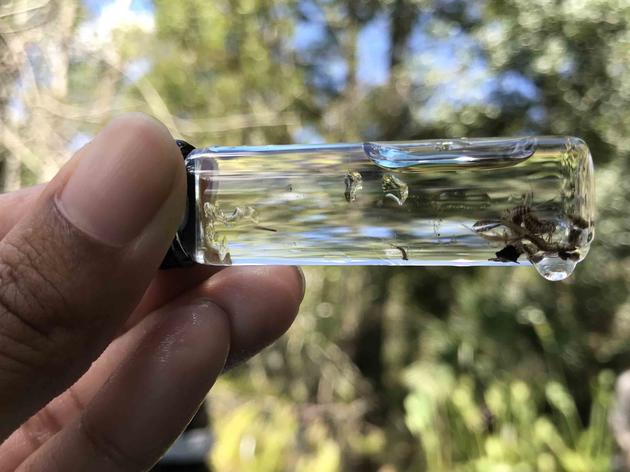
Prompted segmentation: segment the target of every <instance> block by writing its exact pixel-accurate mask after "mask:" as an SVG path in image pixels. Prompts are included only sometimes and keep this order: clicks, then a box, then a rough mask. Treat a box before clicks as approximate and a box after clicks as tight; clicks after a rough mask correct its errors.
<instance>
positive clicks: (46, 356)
mask: <svg viewBox="0 0 630 472" xmlns="http://www.w3.org/2000/svg"><path fill="white" fill-rule="evenodd" d="M54 253H55V251H54V250H53V251H50V252H49V251H42V250H41V249H39V248H38V245H37V244H35V243H34V242H32V241H30V240H28V239H27V238H24V237H22V238H20V239H19V240H18V241H17V242H10V241H7V240H6V239H5V240H3V241H1V242H0V254H1V255H2V256H1V259H0V368H2V367H4V368H7V366H9V367H8V368H9V369H20V370H23V369H29V368H34V367H38V366H39V365H40V364H42V363H44V362H45V363H46V365H48V366H54V365H55V364H58V365H59V366H60V367H61V366H63V365H64V364H65V362H66V360H67V359H63V358H60V356H61V357H63V353H64V351H65V350H64V349H59V343H60V342H65V339H66V338H68V334H69V333H68V330H69V329H70V328H69V324H68V323H65V322H64V319H67V318H68V313H69V312H70V308H71V307H70V304H69V303H68V300H67V299H66V297H65V296H64V292H63V291H62V290H61V289H60V286H61V283H62V278H61V277H60V273H59V272H58V271H57V270H58V264H59V263H60V262H61V261H59V260H55V256H54Z"/></svg>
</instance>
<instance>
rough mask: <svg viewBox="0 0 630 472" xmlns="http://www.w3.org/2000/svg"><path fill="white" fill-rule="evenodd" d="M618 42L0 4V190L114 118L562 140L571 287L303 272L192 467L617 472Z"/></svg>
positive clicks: (519, 10)
mask: <svg viewBox="0 0 630 472" xmlns="http://www.w3.org/2000/svg"><path fill="white" fill-rule="evenodd" d="M629 25H630V2H628V0H480V1H466V0H383V1H378V0H278V1H272V0H214V1H211V2H209V1H205V0H189V1H169V0H155V1H153V2H152V1H149V0H142V1H137V0H134V1H132V0H112V1H98V0H85V1H79V0H56V1H47V0H0V165H1V167H0V188H1V189H2V190H4V191H11V190H15V189H17V188H20V187H22V186H26V185H31V184H33V183H36V182H41V181H45V180H47V179H49V178H50V177H51V176H52V175H54V173H55V172H56V170H57V169H58V167H59V166H60V165H61V164H62V163H63V162H64V161H65V160H66V159H68V157H69V155H70V153H71V152H72V151H73V150H76V149H77V148H78V147H80V146H81V145H83V144H84V143H85V142H87V141H88V140H89V139H90V138H91V136H93V135H94V133H96V132H97V130H98V129H99V128H100V127H101V126H102V125H103V124H104V123H105V122H106V121H107V120H109V119H110V118H111V117H112V116H114V115H116V114H118V113H121V112H123V111H129V110H136V111H144V112H146V113H149V114H151V115H153V116H155V117H157V118H158V119H160V120H161V121H163V122H164V123H165V124H166V125H167V126H168V127H169V128H170V129H171V131H172V133H173V134H174V135H175V136H179V137H182V138H185V139H187V140H189V141H190V142H192V143H196V144H198V145H199V144H203V145H208V144H233V145H234V144H268V143H290V142H322V141H330V142H334V141H362V140H395V139H423V138H442V137H459V136H470V137H473V136H513V135H524V134H570V135H576V136H580V137H582V138H584V139H585V140H586V142H587V143H588V144H589V146H590V148H591V151H592V153H593V157H594V161H595V164H596V169H597V188H598V218H599V219H598V223H597V233H596V240H595V244H594V245H593V247H592V249H591V253H590V255H589V256H588V258H587V260H586V261H585V262H584V263H583V264H581V265H580V266H578V268H577V270H576V272H575V274H574V276H573V277H572V278H570V279H569V280H567V281H565V282H561V283H550V282H547V281H545V280H543V279H542V278H541V277H540V276H538V274H536V272H535V271H534V270H532V269H531V268H521V269H519V268H515V269H513V268H504V269H495V268H477V269H462V268H457V269H449V268H315V269H308V270H307V274H306V275H307V279H308V290H307V295H306V299H305V303H304V305H303V308H302V310H301V314H300V316H299V317H298V319H297V321H296V323H295V325H294V326H293V327H292V328H291V330H290V331H289V334H288V335H287V336H285V337H284V338H283V339H282V340H281V341H279V342H277V343H276V344H275V345H274V346H272V347H271V348H269V349H267V350H266V351H265V352H264V353H263V354H262V355H260V356H258V357H257V358H255V359H253V360H252V361H251V362H249V364H247V365H246V366H243V367H240V368H238V369H236V370H234V371H233V372H231V373H230V374H228V375H226V376H224V377H223V378H222V380H220V382H219V383H218V385H217V387H216V389H215V390H213V392H212V395H211V410H212V416H213V419H214V433H215V439H216V441H215V445H214V448H213V450H212V453H211V456H210V457H209V461H210V462H211V463H212V464H213V465H214V467H215V468H216V470H219V471H263V472H265V471H276V470H296V471H322V472H326V471H335V470H366V471H369V470H374V471H381V472H390V471H398V470H400V471H404V470H432V471H433V470H435V471H451V470H453V471H482V472H485V471H489V472H495V471H496V472H503V471H522V472H526V471H543V472H551V471H585V472H592V471H599V470H610V469H617V470H624V463H626V462H627V457H628V455H627V454H628V452H627V451H628V450H629V449H630V441H629V440H628V437H627V436H628V433H626V432H625V428H624V426H623V425H624V421H626V420H624V415H623V411H621V412H620V414H619V415H617V417H616V418H617V419H616V421H613V424H614V425H615V428H612V427H611V425H610V422H609V417H610V415H611V411H612V400H613V396H614V395H613V393H614V382H615V378H616V376H618V375H619V374H620V373H622V372H623V371H624V369H626V368H627V367H628V366H630V342H629V341H630V298H629V296H628V292H629V290H628V289H629V288H630V263H629V262H630V168H629V164H630V162H629V161H628V157H629V155H630V112H629V111H628V110H630V28H629ZM628 414H630V412H628ZM627 421H628V422H630V419H629V420H627ZM615 431H616V434H615ZM624 451H626V452H624Z"/></svg>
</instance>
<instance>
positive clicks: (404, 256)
mask: <svg viewBox="0 0 630 472" xmlns="http://www.w3.org/2000/svg"><path fill="white" fill-rule="evenodd" d="M394 247H395V248H396V249H398V250H399V251H400V253H401V254H402V260H403V261H408V260H409V256H408V255H407V250H406V249H405V248H404V247H402V246H394Z"/></svg>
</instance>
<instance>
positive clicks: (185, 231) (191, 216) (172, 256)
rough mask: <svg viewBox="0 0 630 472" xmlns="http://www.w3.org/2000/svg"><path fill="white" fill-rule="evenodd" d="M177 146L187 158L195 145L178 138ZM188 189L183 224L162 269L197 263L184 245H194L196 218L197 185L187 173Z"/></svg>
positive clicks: (161, 266)
mask: <svg viewBox="0 0 630 472" xmlns="http://www.w3.org/2000/svg"><path fill="white" fill-rule="evenodd" d="M175 142H176V143H177V146H178V147H179V150H180V151H181V153H182V157H183V158H184V159H186V157H188V154H190V153H191V152H192V151H193V150H194V149H195V147H194V146H193V145H192V144H189V143H187V142H186V141H181V140H179V139H178V140H176V141H175ZM186 180H187V190H186V212H185V215H184V220H183V221H182V224H181V226H180V227H179V229H178V230H177V233H176V234H175V238H174V239H173V242H172V243H171V247H170V248H169V249H168V252H167V253H166V256H164V260H162V264H161V265H160V269H175V268H177V267H189V266H191V265H194V264H195V261H193V260H192V258H191V257H190V256H189V255H188V253H187V252H186V251H185V250H184V246H187V247H193V243H194V237H195V235H194V228H195V225H194V220H195V186H194V182H193V176H192V175H190V174H189V175H187V176H186Z"/></svg>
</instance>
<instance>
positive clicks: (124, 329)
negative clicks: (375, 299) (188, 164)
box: [0, 115, 304, 472]
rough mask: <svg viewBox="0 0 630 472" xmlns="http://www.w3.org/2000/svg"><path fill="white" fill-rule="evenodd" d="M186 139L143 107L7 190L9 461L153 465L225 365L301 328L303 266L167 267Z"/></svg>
mask: <svg viewBox="0 0 630 472" xmlns="http://www.w3.org/2000/svg"><path fill="white" fill-rule="evenodd" d="M182 162H183V161H182V158H181V154H180V153H179V150H178V148H177V146H176V145H175V142H174V141H173V138H172V137H171V135H170V134H169V132H168V131H167V130H166V128H164V127H163V126H161V125H159V124H157V123H156V122H154V121H153V120H151V119H149V118H146V117H143V116H140V115H131V116H125V117H122V118H119V119H117V120H115V121H113V122H112V123H111V124H110V125H109V126H107V127H106V128H105V129H104V130H103V131H102V132H101V133H100V134H99V135H98V136H97V137H96V138H95V139H94V141H92V142H91V143H90V144H88V145H87V146H86V147H84V148H83V149H81V150H80V151H79V152H77V154H76V155H75V156H74V157H73V158H72V159H71V160H70V161H69V162H68V163H67V164H66V165H65V166H64V168H63V169H62V170H61V171H60V172H59V174H58V175H57V176H56V177H55V178H54V179H53V180H52V181H51V182H50V183H49V184H48V185H46V186H38V187H34V188H30V189H26V190H22V191H19V192H16V193H13V194H5V195H1V196H0V238H1V240H0V442H1V441H3V440H5V438H8V439H6V440H5V441H4V443H2V444H1V445H0V470H2V471H4V470H13V469H16V468H17V469H18V470H46V471H53V472H54V471H64V472H66V471H72V470H90V471H99V470H144V469H147V468H149V467H150V466H151V465H152V464H153V463H155V462H156V461H157V460H158V459H159V457H160V456H161V454H162V453H163V452H164V451H165V450H166V449H167V448H168V446H169V445H170V443H171V442H172V441H174V440H175V439H176V437H177V436H178V434H179V433H180V432H181V431H182V430H183V429H184V427H185V426H186V424H187V422H188V421H189V420H190V418H191V417H192V415H193V414H194V412H195V410H196V409H197V407H198V406H199V404H200V403H201V401H202V400H203V398H204V397H205V395H206V393H207V392H208V390H209V389H210V387H211V386H212V384H213V383H214V381H215V380H216V378H217V376H218V375H219V374H220V373H221V371H222V370H224V369H225V368H226V366H230V365H232V364H234V363H235V362H239V361H241V360H244V359H245V358H247V357H248V356H251V355H253V354H254V353H255V352H257V351H258V350H260V349H261V348H262V347H264V346H265V345H267V344H269V343H270V342H271V341H272V340H274V339H275V338H276V337H278V336H279V335H281V334H282V333H283V332H284V331H285V330H286V329H287V328H288V326H289V325H290V323H291V322H292V320H293V318H294V316H295V314H296V313H297V310H298V307H299V304H300V302H301V300H302V297H303V290H304V288H303V279H302V277H301V276H300V275H299V272H298V271H297V270H296V269H295V268H291V267H275V268H269V267H229V268H225V269H222V270H221V269H220V268H212V267H193V268H190V269H174V270H170V271H166V272H160V273H156V269H157V268H158V266H159V264H160V262H161V260H162V258H163V256H164V254H165V252H166V250H167V248H168V246H169V244H170V242H171V239H172V237H173V234H174V233H175V230H176V228H177V226H178V224H179V222H180V220H181V217H182V215H183V210H184V204H185V186H186V183H185V171H184V168H183V165H182Z"/></svg>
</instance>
